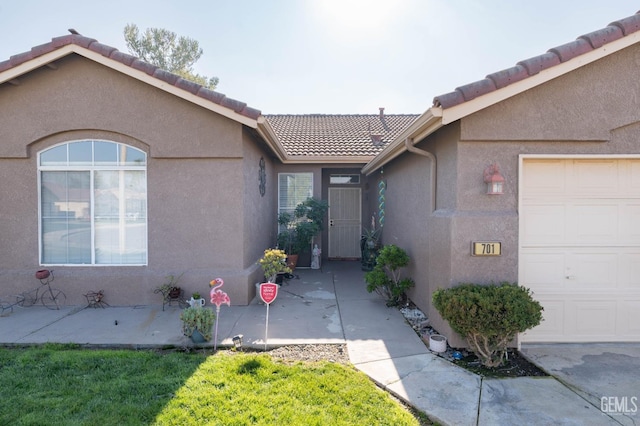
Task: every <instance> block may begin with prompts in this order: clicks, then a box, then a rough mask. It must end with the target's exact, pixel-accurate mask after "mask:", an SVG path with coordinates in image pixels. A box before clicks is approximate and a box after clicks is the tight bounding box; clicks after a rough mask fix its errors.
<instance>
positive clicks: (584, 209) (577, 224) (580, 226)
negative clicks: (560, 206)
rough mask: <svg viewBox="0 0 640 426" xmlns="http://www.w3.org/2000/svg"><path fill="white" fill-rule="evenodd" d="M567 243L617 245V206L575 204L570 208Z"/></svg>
mask: <svg viewBox="0 0 640 426" xmlns="http://www.w3.org/2000/svg"><path fill="white" fill-rule="evenodd" d="M568 217H570V218H573V219H572V220H567V222H568V223H567V225H568V227H569V232H568V235H567V240H568V241H567V243H574V244H590V245H593V244H615V243H616V241H617V238H618V220H619V212H618V206H617V205H616V204H599V205H594V204H584V203H580V204H574V205H572V206H571V207H570V208H569V212H568Z"/></svg>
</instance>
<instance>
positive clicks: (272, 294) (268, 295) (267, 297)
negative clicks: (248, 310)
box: [260, 283, 278, 305]
mask: <svg viewBox="0 0 640 426" xmlns="http://www.w3.org/2000/svg"><path fill="white" fill-rule="evenodd" d="M277 296H278V284H274V283H262V284H260V298H261V299H262V301H263V302H264V303H266V304H267V305H270V304H271V302H273V301H274V300H276V297H277Z"/></svg>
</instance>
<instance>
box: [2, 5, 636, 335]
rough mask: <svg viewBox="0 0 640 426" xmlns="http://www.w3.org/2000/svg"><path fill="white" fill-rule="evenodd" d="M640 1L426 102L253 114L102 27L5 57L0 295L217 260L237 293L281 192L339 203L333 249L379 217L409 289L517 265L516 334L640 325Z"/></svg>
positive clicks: (243, 295) (206, 277) (422, 296)
mask: <svg viewBox="0 0 640 426" xmlns="http://www.w3.org/2000/svg"><path fill="white" fill-rule="evenodd" d="M638 30H640V15H633V16H630V17H628V18H625V19H621V20H619V21H615V22H613V23H612V24H610V25H609V26H607V27H605V28H603V29H601V30H598V31H595V32H593V33H590V34H587V35H584V36H581V37H579V38H578V39H577V40H575V41H573V42H570V43H568V44H565V45H562V46H559V47H556V48H553V49H550V50H549V51H548V52H547V53H545V54H542V55H540V56H536V57H533V58H530V59H527V60H524V61H521V62H519V63H518V64H517V65H516V66H514V67H512V68H509V69H507V70H503V71H500V72H496V73H494V74H490V75H489V76H487V77H486V78H485V79H483V80H480V81H477V82H474V83H471V84H467V85H465V86H461V87H459V88H457V89H456V90H455V91H453V92H451V93H447V94H444V95H442V96H437V97H436V98H435V99H434V102H433V106H432V107H431V108H429V109H428V110H427V111H426V112H424V113H423V114H422V115H419V116H418V115H411V114H407V115H391V114H385V112H384V110H383V109H380V111H379V112H378V113H377V114H371V115H263V114H262V113H261V112H260V111H258V110H255V109H253V108H250V107H248V106H246V105H245V104H244V103H242V102H239V101H236V100H233V99H229V98H227V97H225V96H224V95H222V94H220V93H218V92H214V91H211V90H208V89H205V88H203V87H201V86H199V85H196V84H194V83H190V82H188V81H185V80H183V79H181V78H179V77H178V76H176V75H173V74H170V73H167V72H165V71H162V70H160V69H158V68H157V67H154V66H152V65H149V64H147V63H144V62H142V61H140V60H139V59H137V58H134V57H132V56H130V55H127V54H124V53H121V52H118V51H117V50H116V49H114V48H111V47H108V46H105V45H103V44H101V43H98V42H97V41H95V40H93V39H90V38H87V37H84V36H81V35H74V34H72V35H66V36H62V37H58V38H54V39H53V40H52V41H51V42H50V43H46V44H43V45H41V46H37V47H34V48H33V49H32V50H31V51H29V52H25V53H22V54H19V55H15V56H13V57H11V58H10V59H9V60H8V61H4V62H0V111H2V114H0V171H1V173H2V180H3V184H2V190H1V191H0V219H1V220H0V242H1V251H0V297H2V295H3V294H15V293H18V292H20V291H24V290H25V289H29V288H32V287H33V285H34V283H35V282H36V281H35V279H34V278H33V273H34V271H35V270H37V269H41V268H49V269H54V270H55V273H56V277H57V278H56V279H59V280H60V281H61V285H60V286H61V287H62V283H64V289H65V292H66V293H67V298H68V299H67V300H68V301H69V302H70V303H81V302H83V301H84V298H83V296H82V294H83V293H86V292H87V291H90V290H97V289H104V290H105V292H106V294H107V295H108V297H109V301H110V303H113V304H130V305H134V304H150V303H158V295H157V294H154V293H153V290H154V288H156V287H157V286H158V285H160V284H161V283H162V282H163V280H164V277H165V276H166V275H169V274H173V275H180V274H183V273H184V275H182V278H181V280H182V281H181V283H182V285H183V287H184V288H185V289H187V290H188V291H196V290H197V291H202V289H203V288H206V285H207V283H208V282H209V281H210V280H211V279H213V278H215V277H218V276H220V277H223V278H224V280H225V291H226V292H227V293H228V294H229V296H230V298H231V301H232V303H234V304H247V303H249V302H250V301H251V299H252V298H253V296H254V295H255V288H254V283H255V282H258V281H259V280H260V275H261V271H260V269H259V268H258V267H257V265H256V261H257V260H258V259H259V258H260V256H261V254H262V252H263V250H264V249H265V248H267V247H272V246H273V245H274V243H275V240H276V234H277V215H278V212H279V211H282V210H284V209H288V208H291V205H292V204H294V203H295V202H296V201H297V200H299V199H303V198H306V196H308V195H311V196H314V197H317V198H322V199H326V200H328V201H329V204H330V211H329V214H328V218H327V219H328V221H327V222H328V223H330V224H333V226H328V227H327V229H326V230H325V231H324V232H323V234H322V235H321V236H319V237H318V238H317V239H316V242H317V243H318V244H319V246H320V247H321V249H322V257H323V258H324V259H327V258H329V259H357V258H358V257H359V256H360V246H359V244H360V232H361V229H362V227H369V226H370V224H371V220H372V219H373V220H374V221H375V223H376V225H377V226H380V225H381V224H383V225H384V227H383V231H382V240H383V243H385V244H396V245H398V246H400V247H403V248H404V249H405V250H407V252H408V253H409V255H410V256H411V259H412V263H411V265H410V267H409V270H408V273H409V275H410V276H412V277H413V278H414V280H415V282H416V286H415V287H414V288H413V289H412V290H410V292H409V296H410V298H411V300H412V301H413V302H414V303H416V304H417V305H418V306H419V307H420V308H421V309H422V310H424V311H425V312H426V313H427V315H428V316H429V317H430V320H431V322H432V325H433V326H434V327H435V328H436V329H437V330H439V331H440V332H441V333H443V334H446V335H447V336H448V337H449V341H450V343H451V344H452V346H457V345H462V344H463V341H462V339H461V338H460V337H459V336H456V335H455V334H454V333H453V332H452V331H451V329H450V328H449V327H448V325H447V324H446V323H445V322H444V321H443V320H442V319H441V318H440V316H439V315H438V313H437V311H436V310H435V309H433V307H432V306H431V295H432V293H433V291H434V290H436V289H437V288H442V287H451V286H454V285H456V284H458V283H461V282H475V283H490V282H499V281H511V282H518V283H519V284H521V285H524V286H526V287H529V288H530V289H532V290H533V292H534V297H535V298H536V299H537V300H539V301H540V302H541V303H542V305H543V306H544V322H543V323H542V324H541V325H540V326H538V327H536V328H535V329H533V330H531V331H529V332H527V333H525V334H523V335H521V336H520V337H519V340H520V341H525V342H599V341H617V342H626V341H629V342H638V341H640V225H638V223H640V81H639V80H638V79H637V78H636V69H637V64H638V63H640V44H639V43H638V42H639V41H640V31H638Z"/></svg>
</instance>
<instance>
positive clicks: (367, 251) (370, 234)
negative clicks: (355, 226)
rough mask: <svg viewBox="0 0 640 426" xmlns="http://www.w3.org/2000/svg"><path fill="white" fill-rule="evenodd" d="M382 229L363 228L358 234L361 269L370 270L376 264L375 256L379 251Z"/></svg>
mask: <svg viewBox="0 0 640 426" xmlns="http://www.w3.org/2000/svg"><path fill="white" fill-rule="evenodd" d="M381 231H382V229H380V228H378V229H375V228H374V227H371V229H367V228H363V229H362V235H361V236H360V251H361V253H362V257H361V262H362V270H363V271H371V270H373V267H374V266H376V258H377V257H378V253H379V252H380V248H381V243H380V234H381V233H382V232H381Z"/></svg>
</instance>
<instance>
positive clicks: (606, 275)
mask: <svg viewBox="0 0 640 426" xmlns="http://www.w3.org/2000/svg"><path fill="white" fill-rule="evenodd" d="M567 260H568V262H567V263H568V265H569V266H567V275H566V277H568V278H567V281H568V283H569V284H568V286H569V287H570V288H571V289H572V290H575V291H588V292H590V293H591V292H593V291H594V290H599V291H604V292H609V291H610V289H611V288H612V287H616V282H617V279H618V256H617V254H615V253H610V252H608V251H606V252H605V251H601V252H599V253H598V252H595V253H594V252H591V253H573V254H571V255H570V256H569V257H568V259H567Z"/></svg>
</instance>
